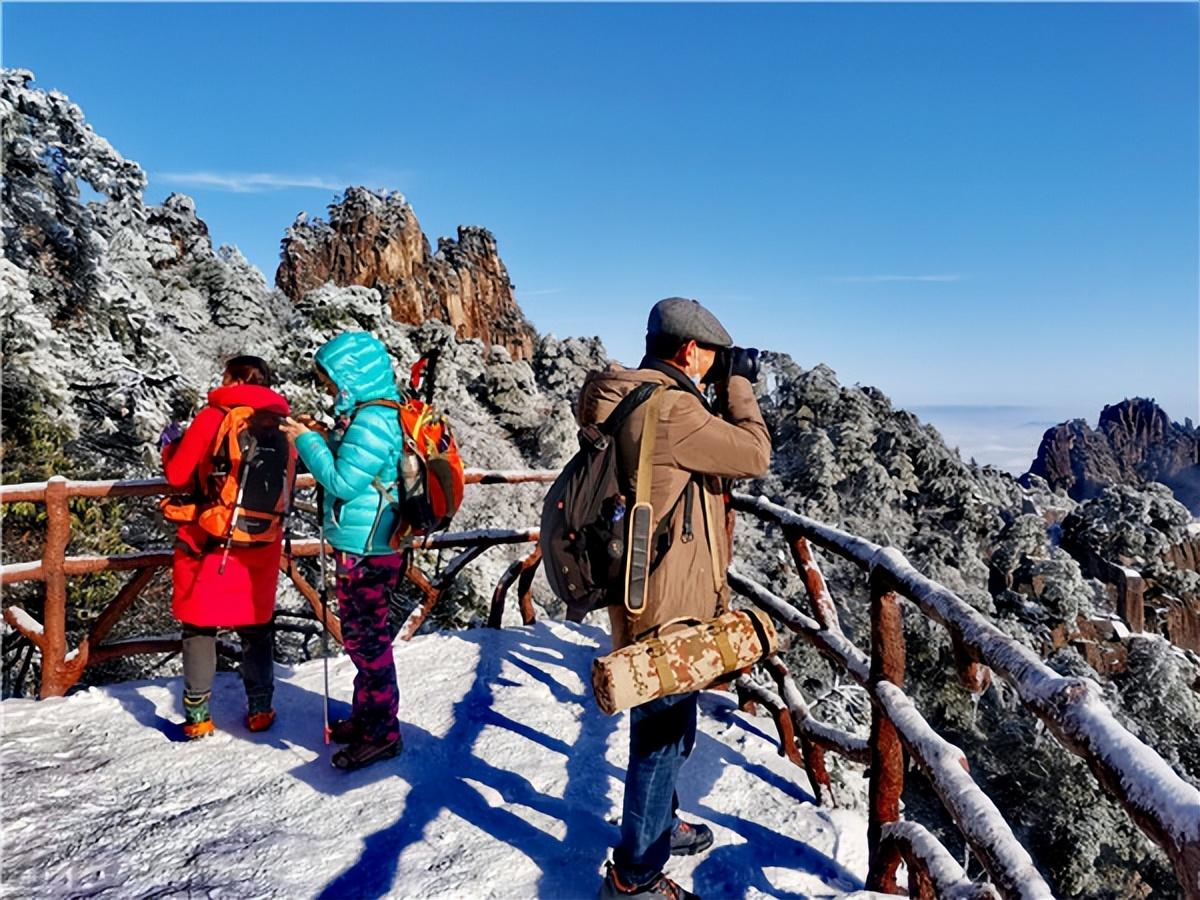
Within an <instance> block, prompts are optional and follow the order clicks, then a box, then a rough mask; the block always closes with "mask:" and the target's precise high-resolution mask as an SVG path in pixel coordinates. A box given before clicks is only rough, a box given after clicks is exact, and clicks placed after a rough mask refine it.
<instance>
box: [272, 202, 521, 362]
mask: <svg viewBox="0 0 1200 900" xmlns="http://www.w3.org/2000/svg"><path fill="white" fill-rule="evenodd" d="M280 257H281V258H280V263H279V269H278V271H277V272H276V273H275V284H276V286H277V287H278V288H279V289H280V290H281V291H283V292H284V293H285V294H286V295H287V296H288V297H289V298H291V300H292V301H293V302H298V301H299V300H300V299H301V298H302V297H303V296H304V294H306V293H307V292H309V291H311V290H313V289H315V288H318V287H320V286H322V285H323V284H326V283H328V282H332V283H333V284H335V285H337V286H339V287H348V286H353V285H358V286H361V287H368V288H374V289H376V290H378V291H379V293H380V295H381V296H382V297H383V300H384V302H385V303H386V304H387V305H388V307H389V308H390V309H391V312H392V315H393V317H394V318H395V319H396V320H397V321H399V322H403V323H405V324H409V325H419V324H421V323H422V322H425V321H428V320H430V319H437V320H439V321H441V322H445V323H446V324H447V325H449V326H451V327H452V328H453V329H454V332H455V335H456V336H457V337H459V338H464V339H469V338H479V339H480V340H482V341H483V342H484V344H490V345H499V346H502V347H504V348H505V349H507V350H508V352H509V354H510V355H511V356H512V358H513V359H529V358H531V357H532V356H533V351H534V345H535V342H536V339H537V336H536V333H535V332H534V330H533V327H532V326H531V325H530V324H529V322H528V321H526V319H525V316H524V314H523V313H522V312H521V309H520V307H519V306H517V301H516V297H515V296H514V294H513V284H512V281H511V280H510V279H509V277H508V270H507V269H505V267H504V263H503V261H502V260H501V259H500V254H499V252H498V251H497V248H496V239H495V237H494V236H493V235H492V234H491V232H489V231H487V230H486V229H484V228H478V227H474V226H462V227H460V228H459V229H458V236H457V239H455V238H448V237H443V238H441V239H440V240H439V241H438V248H437V252H436V253H433V252H431V250H430V246H429V241H428V240H426V238H425V235H424V233H423V232H422V231H421V226H420V223H419V222H418V221H417V217H416V214H415V213H414V212H413V209H412V207H411V206H410V205H409V204H408V201H407V200H405V198H404V196H403V195H402V194H399V193H396V192H377V191H371V190H367V189H366V188H361V187H352V188H348V189H347V190H346V192H345V194H344V195H343V196H342V198H341V199H340V200H339V201H338V202H336V203H333V204H331V205H330V207H329V218H328V220H323V219H319V218H317V219H309V218H308V217H307V215H305V214H303V213H302V214H301V215H300V216H299V217H297V219H296V221H295V222H294V223H293V225H292V227H291V228H289V229H288V231H287V235H286V236H285V237H284V239H283V241H282V252H281V254H280Z"/></svg>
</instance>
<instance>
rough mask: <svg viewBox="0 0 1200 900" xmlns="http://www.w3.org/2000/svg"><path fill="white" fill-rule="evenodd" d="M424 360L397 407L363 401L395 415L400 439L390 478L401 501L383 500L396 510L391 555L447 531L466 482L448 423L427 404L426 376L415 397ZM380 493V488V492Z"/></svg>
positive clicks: (429, 398) (429, 385) (429, 378)
mask: <svg viewBox="0 0 1200 900" xmlns="http://www.w3.org/2000/svg"><path fill="white" fill-rule="evenodd" d="M429 362H430V359H429V358H426V357H422V358H421V359H419V360H418V361H417V362H416V364H415V365H414V366H413V367H412V371H411V375H410V384H411V386H412V391H413V392H412V393H410V394H409V395H408V397H407V399H405V401H404V402H403V403H397V402H395V401H394V400H368V401H367V402H366V403H362V404H359V405H360V407H362V406H388V407H391V408H392V409H394V410H396V414H397V416H398V417H399V419H400V429H401V431H402V432H403V433H404V455H403V456H402V457H401V458H400V465H399V466H398V467H397V469H398V470H397V472H396V485H397V487H399V488H400V489H401V491H402V492H403V495H402V496H401V497H400V498H399V499H398V500H397V499H395V498H393V497H391V496H390V495H389V494H388V493H387V491H386V490H384V491H382V492H383V494H384V496H385V498H386V499H388V500H389V501H390V502H392V503H393V504H394V505H395V506H396V507H397V508H398V510H397V511H398V515H397V520H396V527H395V528H394V529H393V530H392V535H391V538H390V540H389V543H390V544H391V545H392V546H393V547H394V548H396V549H397V550H400V549H403V548H404V547H406V546H408V545H409V544H410V543H411V539H412V538H414V537H421V536H423V535H426V534H430V533H431V532H434V531H441V530H443V529H445V528H448V527H449V526H450V520H451V519H453V518H454V514H455V513H456V512H458V508H459V507H460V506H462V500H463V487H464V484H465V482H466V479H465V473H464V471H463V461H462V456H461V455H460V454H459V452H458V442H457V441H456V440H455V439H454V432H453V431H451V429H450V420H449V419H447V418H446V416H445V414H444V413H442V412H440V411H439V410H438V409H437V408H436V407H435V406H433V403H432V394H433V383H432V371H431V373H430V374H429V375H428V376H426V378H427V380H426V385H425V393H426V398H427V399H425V400H422V399H420V398H419V397H418V396H417V395H416V393H415V392H416V390H417V387H418V386H419V385H420V383H421V380H422V376H423V375H424V374H425V369H426V366H427V365H428V364H429ZM380 489H381V490H382V486H380Z"/></svg>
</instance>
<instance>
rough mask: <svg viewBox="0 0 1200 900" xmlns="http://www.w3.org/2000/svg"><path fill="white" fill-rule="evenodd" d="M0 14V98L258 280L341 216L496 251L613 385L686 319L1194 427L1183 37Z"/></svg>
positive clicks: (898, 384) (1120, 11)
mask: <svg viewBox="0 0 1200 900" xmlns="http://www.w3.org/2000/svg"><path fill="white" fill-rule="evenodd" d="M3 15H4V18H3V30H4V34H3V37H4V48H3V49H4V64H5V65H8V66H22V67H27V68H30V69H32V70H34V72H35V75H36V76H37V83H38V84H39V85H41V86H42V87H45V88H53V89H57V90H61V91H63V92H65V93H66V94H68V95H69V96H70V97H71V98H72V99H73V100H75V101H76V102H78V103H80V104H81V105H82V107H83V109H84V111H85V113H86V114H87V116H88V118H89V121H90V122H91V123H92V125H93V126H94V128H95V129H96V131H97V132H99V133H100V134H102V135H104V136H105V137H107V138H108V139H109V140H110V141H111V142H112V143H113V145H114V146H115V147H117V149H118V150H120V151H121V152H122V153H123V154H125V155H126V156H127V157H129V158H131V159H134V160H136V161H137V162H138V163H140V164H141V165H142V166H143V168H145V169H146V171H147V172H148V173H149V176H150V185H149V189H148V199H150V200H151V201H153V202H158V201H160V200H161V199H162V198H164V197H165V196H166V195H167V194H168V193H169V192H170V191H172V190H179V191H183V192H185V193H188V194H190V195H192V196H194V197H195V198H196V201H197V207H198V210H199V212H200V214H201V216H202V217H203V218H205V219H206V220H207V222H208V223H209V226H210V228H211V231H212V233H213V236H214V239H215V240H216V241H217V242H224V243H231V244H236V245H237V246H239V247H240V248H241V249H242V250H243V252H244V253H246V255H247V256H248V257H249V258H250V259H251V261H253V262H254V263H256V264H257V265H259V266H260V267H261V268H263V270H264V272H265V273H266V275H267V277H268V280H270V279H272V278H273V274H274V268H275V265H276V261H277V258H278V243H279V239H280V237H281V236H282V234H283V231H284V229H285V228H286V226H287V225H288V224H289V223H290V222H291V221H292V219H293V218H294V217H295V215H296V213H297V212H299V211H301V210H306V211H308V212H309V213H310V214H319V213H322V212H323V210H324V207H325V206H326V205H327V204H328V203H329V202H330V201H331V200H332V199H333V197H334V195H335V193H336V192H337V189H338V188H340V187H341V186H343V185H346V184H349V183H361V184H367V185H369V186H376V187H386V188H391V189H396V190H401V191H403V192H404V193H405V194H406V195H407V197H408V199H409V200H410V201H411V202H412V204H413V206H414V208H415V210H416V213H417V216H418V218H419V219H420V221H421V223H422V226H423V227H424V229H425V231H426V234H428V235H429V237H430V239H431V241H436V239H437V237H438V236H440V235H447V234H453V233H454V229H455V227H456V226H457V225H459V224H479V225H485V226H487V227H488V228H490V229H491V230H492V231H493V232H494V233H495V234H496V236H497V238H498V241H499V246H500V251H501V255H502V256H503V258H504V260H505V262H506V264H507V265H508V268H509V272H510V274H511V276H512V278H513V280H514V282H515V283H516V285H517V296H518V299H519V301H520V303H521V305H522V307H523V308H524V309H525V310H526V312H527V314H528V315H529V316H530V318H531V319H532V320H533V321H534V323H535V325H536V326H537V327H538V328H539V329H540V330H542V331H553V332H555V333H556V334H559V335H560V336H561V335H568V334H584V335H592V334H597V335H600V336H601V337H602V338H603V339H604V340H605V342H606V344H607V345H608V347H609V348H610V350H611V351H612V352H613V353H614V354H615V355H617V356H618V357H619V358H622V359H623V360H624V361H626V362H632V361H635V358H636V356H637V355H638V354H639V350H640V343H641V336H642V334H643V332H644V323H645V315H646V312H647V310H648V308H649V306H650V305H651V304H652V303H653V302H654V301H655V300H656V299H658V298H660V297H663V296H667V295H671V294H683V295H687V296H695V297H697V298H700V299H701V300H702V301H704V302H705V303H706V304H708V305H709V306H710V307H711V308H712V309H714V311H716V312H717V313H718V315H719V316H720V317H721V318H722V319H723V320H724V321H725V322H726V324H727V325H728V326H729V328H730V330H731V331H732V332H733V334H734V336H735V338H737V340H738V341H739V342H741V343H744V344H748V345H758V346H762V347H768V348H772V349H779V350H785V351H787V352H789V353H791V354H792V355H793V356H794V357H795V358H796V359H797V360H798V361H799V362H800V363H801V364H802V365H804V366H812V365H814V364H816V363H818V362H826V363H828V364H829V365H831V366H832V367H833V368H834V369H835V370H836V371H837V372H838V374H839V377H840V378H841V379H842V380H843V381H844V382H846V383H856V382H857V383H862V384H874V385H877V386H879V387H880V388H882V389H883V390H884V391H885V392H887V393H888V394H889V395H891V396H892V397H893V399H894V400H896V401H897V402H898V403H900V404H902V405H906V406H923V407H927V408H928V407H945V406H947V405H971V406H979V405H1005V406H1031V407H1037V408H1039V409H1040V410H1043V411H1046V410H1049V411H1050V412H1045V413H1044V414H1045V415H1049V416H1050V417H1051V418H1061V417H1063V416H1066V415H1074V416H1081V417H1088V418H1091V419H1092V420H1093V421H1094V419H1095V416H1096V415H1097V413H1098V412H1099V410H1100V408H1101V407H1102V406H1103V405H1104V404H1105V403H1112V402H1116V401H1118V400H1120V399H1121V398H1123V397H1125V396H1133V395H1144V396H1153V397H1156V398H1157V399H1158V400H1159V402H1160V403H1161V404H1163V405H1164V406H1165V407H1166V409H1167V411H1168V412H1169V413H1170V414H1171V415H1172V416H1174V417H1175V418H1176V419H1179V420H1182V419H1183V417H1184V416H1191V417H1192V418H1193V419H1197V418H1200V415H1198V414H1197V406H1198V399H1197V398H1198V379H1200V365H1198V352H1197V345H1198V339H1200V321H1198V311H1197V288H1198V285H1197V279H1198V276H1197V271H1198V259H1197V245H1198V240H1200V235H1198V230H1197V202H1198V200H1197V198H1198V194H1200V185H1198V182H1197V156H1198V153H1200V149H1198V141H1197V135H1198V128H1200V124H1198V119H1197V109H1198V107H1200V96H1198V91H1197V72H1198V59H1197V50H1196V47H1197V23H1198V18H1197V6H1196V5H1195V4H1161V5H1159V4H1129V5H1124V4H1065V5H1049V4H1014V5H991V4H978V5H961V6H960V5H947V4H925V5H877V4H843V5H818V4H800V5H781V4H769V5H756V6H748V5H738V6H732V5H715V4H706V5H684V4H669V5H615V4H614V5H564V6H559V5H526V6H507V5H458V4H455V5H442V6H425V5H409V4H395V5H387V4H383V5H363V6H326V5H294V6H292V5H277V4H273V5H261V6H254V5H239V6H233V5H228V6H227V5H215V4H211V5H210V4H206V5H181V4H172V5H149V4H136V5H128V6H118V5H80V6H71V5H39V4H24V3H22V4H18V5H13V4H8V5H7V7H6V8H5V10H4V14H3ZM247 176H265V177H258V178H250V177H247ZM1041 415H1042V413H1039V414H1038V416H1037V417H1036V418H1040V416H1041ZM935 420H936V419H935ZM1031 452H1032V451H1031Z"/></svg>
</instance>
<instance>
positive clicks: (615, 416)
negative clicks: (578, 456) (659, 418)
mask: <svg viewBox="0 0 1200 900" xmlns="http://www.w3.org/2000/svg"><path fill="white" fill-rule="evenodd" d="M660 387H666V385H663V384H659V383H658V382H657V381H643V382H641V383H640V384H639V385H638V386H637V387H635V388H634V389H633V390H632V391H630V392H629V393H628V394H626V395H625V396H624V397H622V398H621V402H620V403H618V404H617V405H616V407H614V409H613V411H612V412H610V413H609V414H608V418H607V419H605V420H604V421H603V422H600V423H599V424H598V425H597V426H596V427H597V428H599V429H600V430H601V431H602V432H604V433H605V434H606V435H608V436H609V437H612V436H613V435H614V434H616V432H617V429H618V428H620V427H621V426H622V425H623V424H624V423H625V420H626V419H628V418H629V417H630V416H631V415H632V414H633V411H634V410H635V409H637V408H638V407H639V406H641V405H642V404H643V403H645V402H646V401H647V400H649V399H650V395H651V394H653V393H654V392H655V391H656V390H658V389H659V388H660Z"/></svg>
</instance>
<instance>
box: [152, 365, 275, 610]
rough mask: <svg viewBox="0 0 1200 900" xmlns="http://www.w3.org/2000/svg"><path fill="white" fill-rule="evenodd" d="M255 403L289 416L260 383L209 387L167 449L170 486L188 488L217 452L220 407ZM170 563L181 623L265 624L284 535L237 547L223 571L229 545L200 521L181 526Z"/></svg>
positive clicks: (272, 603)
mask: <svg viewBox="0 0 1200 900" xmlns="http://www.w3.org/2000/svg"><path fill="white" fill-rule="evenodd" d="M232 406H252V407H254V408H255V409H265V410H269V411H270V412H277V413H279V414H280V415H288V414H289V413H290V412H291V410H290V408H289V407H288V403H287V401H286V400H285V399H284V398H283V397H282V396H280V395H279V394H277V393H275V392H274V391H273V390H271V389H270V388H267V387H263V386H262V385H258V384H231V385H228V386H225V387H219V388H217V389H216V390H213V391H210V392H209V395H208V406H207V407H205V408H204V409H202V410H201V411H200V413H199V415H197V416H196V418H195V420H194V421H193V422H192V424H191V425H189V426H188V429H187V431H186V432H184V435H183V437H182V438H181V439H180V440H178V441H176V442H175V443H173V444H168V445H167V447H166V448H164V450H163V474H165V475H166V478H167V481H168V482H170V484H171V487H175V488H181V489H182V488H187V487H189V486H191V485H192V484H193V483H194V482H195V479H196V473H197V470H198V468H199V466H200V463H201V462H203V461H204V460H205V459H207V458H208V456H209V455H210V454H211V453H212V451H213V440H214V439H215V438H216V436H217V430H218V429H219V428H220V427H221V421H222V420H223V419H224V418H225V414H224V413H223V412H222V411H221V410H220V409H218V407H225V408H226V409H228V408H229V407H232ZM175 538H176V540H175V559H174V562H173V564H172V566H171V576H172V580H173V581H174V587H175V593H174V599H173V600H172V603H171V612H172V613H174V615H175V618H177V619H179V620H180V621H181V622H186V623H188V624H190V625H198V626H214V625H215V626H218V627H223V628H234V627H237V626H241V625H261V624H263V623H265V622H269V621H271V616H272V614H273V613H274V612H275V591H276V588H277V586H278V582H279V556H280V553H281V552H282V549H283V539H282V538H280V539H279V540H277V541H275V542H274V543H271V544H265V545H263V546H260V547H232V548H230V551H229V559H228V561H227V562H226V564H225V570H224V571H223V572H221V571H219V569H220V567H221V557H222V556H223V554H224V552H225V551H224V547H223V546H222V545H220V544H219V543H217V542H216V541H215V539H213V538H211V537H210V536H209V535H208V533H207V532H206V531H204V530H203V529H202V528H201V527H200V526H199V525H196V524H186V525H180V526H179V528H178V530H177V531H176V534H175Z"/></svg>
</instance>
